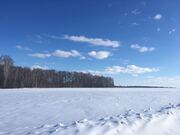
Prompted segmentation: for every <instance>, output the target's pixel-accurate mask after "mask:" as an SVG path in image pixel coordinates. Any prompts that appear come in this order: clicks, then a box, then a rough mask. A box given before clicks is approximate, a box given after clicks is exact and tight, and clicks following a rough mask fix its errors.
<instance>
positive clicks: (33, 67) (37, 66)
mask: <svg viewBox="0 0 180 135" xmlns="http://www.w3.org/2000/svg"><path fill="white" fill-rule="evenodd" d="M31 69H32V70H33V69H43V70H46V69H49V68H48V67H43V66H40V65H33V66H32V67H31Z"/></svg>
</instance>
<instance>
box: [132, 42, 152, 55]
mask: <svg viewBox="0 0 180 135" xmlns="http://www.w3.org/2000/svg"><path fill="white" fill-rule="evenodd" d="M131 48H132V49H135V50H138V51H139V52H141V53H144V52H152V51H154V50H155V48H154V47H146V46H140V45H138V44H132V45H131Z"/></svg>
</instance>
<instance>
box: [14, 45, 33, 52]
mask: <svg viewBox="0 0 180 135" xmlns="http://www.w3.org/2000/svg"><path fill="white" fill-rule="evenodd" d="M15 47H16V48H17V49H19V50H24V51H32V50H31V49H30V48H29V47H24V46H21V45H16V46H15Z"/></svg>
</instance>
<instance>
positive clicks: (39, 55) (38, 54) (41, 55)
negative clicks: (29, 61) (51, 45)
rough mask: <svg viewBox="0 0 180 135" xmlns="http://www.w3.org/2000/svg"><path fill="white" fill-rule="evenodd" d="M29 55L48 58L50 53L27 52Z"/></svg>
mask: <svg viewBox="0 0 180 135" xmlns="http://www.w3.org/2000/svg"><path fill="white" fill-rule="evenodd" d="M28 55H29V56H31V57H36V58H49V57H51V54H49V53H33V54H28Z"/></svg>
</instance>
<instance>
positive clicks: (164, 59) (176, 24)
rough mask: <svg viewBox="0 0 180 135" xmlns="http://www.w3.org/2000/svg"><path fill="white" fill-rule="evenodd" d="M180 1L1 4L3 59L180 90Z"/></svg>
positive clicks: (84, 0)
mask: <svg viewBox="0 0 180 135" xmlns="http://www.w3.org/2000/svg"><path fill="white" fill-rule="evenodd" d="M179 5H180V1H179V0H171V1H170V0H163V1H162V0H159V1H157V0H151V1H143V0H133V1H132V0H98V1H97V0H91V1H90V0H76V1H72V0H71V1H70V0H53V1H50V0H38V1H37V0H26V1H25V0H14V1H12V0H1V1H0V54H1V55H2V54H8V55H10V56H11V57H12V58H13V59H14V61H15V64H16V65H20V66H26V67H31V68H48V69H56V70H67V71H82V72H91V73H93V74H103V75H105V76H112V77H113V78H114V79H115V83H116V84H121V85H163V86H176V87H179V86H180V70H179V66H180V53H179V50H180V45H179V43H180V38H179V37H180V32H179V30H180V14H179V12H180V9H179Z"/></svg>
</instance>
